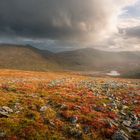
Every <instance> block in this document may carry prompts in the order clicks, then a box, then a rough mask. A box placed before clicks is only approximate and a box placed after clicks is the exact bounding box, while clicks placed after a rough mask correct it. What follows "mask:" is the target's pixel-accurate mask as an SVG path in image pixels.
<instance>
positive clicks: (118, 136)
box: [112, 131, 129, 140]
mask: <svg viewBox="0 0 140 140" xmlns="http://www.w3.org/2000/svg"><path fill="white" fill-rule="evenodd" d="M112 140H129V139H128V137H127V136H125V134H123V133H122V132H120V131H117V132H116V133H115V134H114V135H113V136H112Z"/></svg>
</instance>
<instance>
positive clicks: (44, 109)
mask: <svg viewBox="0 0 140 140" xmlns="http://www.w3.org/2000/svg"><path fill="white" fill-rule="evenodd" d="M47 109H48V107H47V106H42V107H41V108H40V112H45V111H46V110H47Z"/></svg>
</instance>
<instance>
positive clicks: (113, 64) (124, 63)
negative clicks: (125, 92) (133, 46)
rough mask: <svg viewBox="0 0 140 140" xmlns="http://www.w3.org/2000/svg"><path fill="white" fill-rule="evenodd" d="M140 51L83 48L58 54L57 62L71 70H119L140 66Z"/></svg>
mask: <svg viewBox="0 0 140 140" xmlns="http://www.w3.org/2000/svg"><path fill="white" fill-rule="evenodd" d="M139 60H140V52H106V51H100V50H95V49H81V50H76V51H69V52H62V53H58V54H57V62H58V63H59V64H60V65H61V66H63V67H64V68H68V69H71V70H100V71H109V70H114V69H115V70H119V71H122V72H123V71H127V70H134V69H139V68H140V61H139Z"/></svg>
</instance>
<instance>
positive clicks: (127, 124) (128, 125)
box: [123, 120, 131, 127]
mask: <svg viewBox="0 0 140 140" xmlns="http://www.w3.org/2000/svg"><path fill="white" fill-rule="evenodd" d="M123 125H124V126H127V127H130V125H131V121H127V120H125V121H123Z"/></svg>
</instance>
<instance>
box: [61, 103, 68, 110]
mask: <svg viewBox="0 0 140 140" xmlns="http://www.w3.org/2000/svg"><path fill="white" fill-rule="evenodd" d="M60 109H61V110H67V109H68V106H67V105H65V104H62V105H61V107H60Z"/></svg>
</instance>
